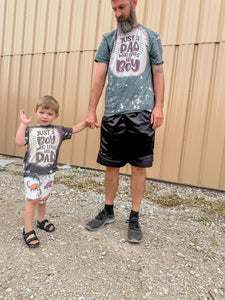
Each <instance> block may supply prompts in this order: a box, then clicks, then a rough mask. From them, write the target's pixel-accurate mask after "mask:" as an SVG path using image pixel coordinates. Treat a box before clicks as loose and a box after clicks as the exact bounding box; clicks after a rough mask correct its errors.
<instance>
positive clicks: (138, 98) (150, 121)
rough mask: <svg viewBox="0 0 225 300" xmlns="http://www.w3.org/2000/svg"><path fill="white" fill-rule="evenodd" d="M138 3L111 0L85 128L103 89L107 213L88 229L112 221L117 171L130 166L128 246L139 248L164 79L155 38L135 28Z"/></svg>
mask: <svg viewBox="0 0 225 300" xmlns="http://www.w3.org/2000/svg"><path fill="white" fill-rule="evenodd" d="M137 2H138V0H111V5H112V9H113V11H114V14H115V17H116V20H117V30H114V31H112V32H110V33H107V34H104V36H103V40H102V42H101V44H100V46H99V49H98V52H97V54H96V57H95V61H96V62H97V70H96V75H95V78H94V83H93V87H92V92H91V100H90V103H89V108H88V113H87V116H86V120H85V121H86V125H87V126H88V127H90V128H95V127H96V126H97V124H98V123H97V117H96V108H97V105H98V102H99V99H100V97H101V94H102V90H103V88H104V84H105V80H106V75H108V86H107V89H106V95H105V111H104V116H103V119H102V125H101V145H100V150H99V154H98V158H97V162H98V163H100V164H102V165H104V166H106V171H105V207H104V209H103V210H102V211H101V212H100V213H99V214H98V215H97V216H96V217H95V219H93V220H91V221H90V222H88V223H87V224H86V228H87V229H88V230H98V229H100V228H102V227H103V226H104V225H105V224H109V223H113V222H114V221H115V218H114V212H113V201H114V198H115V196H116V192H117V188H118V183H119V169H120V167H122V166H124V165H125V164H126V163H129V164H130V165H131V174H132V175H131V197H132V209H131V212H130V217H129V220H128V221H127V222H128V223H129V225H128V241H129V242H131V243H140V242H141V241H142V232H141V228H140V224H139V221H138V220H139V209H140V205H141V200H142V197H143V194H144V190H145V181H146V168H147V167H151V166H152V162H153V148H154V135H155V129H157V128H158V127H159V126H161V125H162V123H163V96H164V74H163V67H162V64H163V60H162V46H161V41H160V38H159V35H158V34H157V33H156V32H153V31H151V30H150V29H147V28H145V27H144V26H142V25H141V24H139V23H138V21H137V17H136V13H135V10H136V6H137Z"/></svg>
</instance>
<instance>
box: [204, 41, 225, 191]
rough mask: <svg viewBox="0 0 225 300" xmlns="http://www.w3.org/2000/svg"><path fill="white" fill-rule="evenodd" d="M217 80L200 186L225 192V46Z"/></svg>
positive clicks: (218, 62)
mask: <svg viewBox="0 0 225 300" xmlns="http://www.w3.org/2000/svg"><path fill="white" fill-rule="evenodd" d="M217 48H218V49H217V52H216V56H215V58H216V61H215V64H216V65H215V66H216V68H215V71H214V75H215V78H214V80H213V82H212V85H213V86H212V92H211V94H210V97H211V99H210V106H209V109H210V111H209V119H208V121H207V124H206V132H205V134H206V136H205V141H204V144H203V146H204V153H203V154H204V155H203V165H202V169H201V176H200V182H199V183H200V184H201V185H204V186H211V187H214V188H220V189H224V190H225V180H224V179H225V178H224V171H225V168H224V165H225V135H224V128H225V118H224V116H225V105H224V99H225V88H224V78H225V68H224V66H225V44H224V43H222V44H221V45H218V46H217Z"/></svg>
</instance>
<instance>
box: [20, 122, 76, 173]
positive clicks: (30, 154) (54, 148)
mask: <svg viewBox="0 0 225 300" xmlns="http://www.w3.org/2000/svg"><path fill="white" fill-rule="evenodd" d="M72 133H73V128H72V127H63V126H57V125H55V126H54V125H49V126H30V127H27V128H26V131H25V140H26V145H28V147H27V151H26V153H25V156H24V160H23V164H24V176H33V175H35V174H37V175H47V174H51V173H53V172H55V171H56V170H57V169H58V168H57V159H58V155H59V149H60V146H61V144H62V142H63V141H64V140H67V139H71V137H72Z"/></svg>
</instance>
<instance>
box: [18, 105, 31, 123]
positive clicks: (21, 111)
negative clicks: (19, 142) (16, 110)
mask: <svg viewBox="0 0 225 300" xmlns="http://www.w3.org/2000/svg"><path fill="white" fill-rule="evenodd" d="M20 119H21V123H23V124H24V125H28V124H29V123H30V122H31V120H32V118H29V119H27V117H26V115H25V112H24V110H22V109H21V110H20Z"/></svg>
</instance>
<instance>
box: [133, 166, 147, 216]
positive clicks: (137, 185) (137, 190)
mask: <svg viewBox="0 0 225 300" xmlns="http://www.w3.org/2000/svg"><path fill="white" fill-rule="evenodd" d="M131 172H132V175H131V198H132V210H133V211H136V212H139V209H140V206H141V200H142V198H143V195H144V191H145V182H146V169H145V168H139V167H134V166H131Z"/></svg>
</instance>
